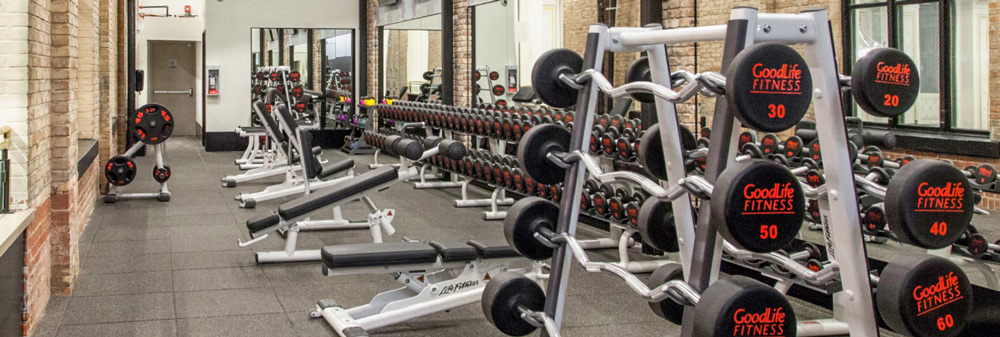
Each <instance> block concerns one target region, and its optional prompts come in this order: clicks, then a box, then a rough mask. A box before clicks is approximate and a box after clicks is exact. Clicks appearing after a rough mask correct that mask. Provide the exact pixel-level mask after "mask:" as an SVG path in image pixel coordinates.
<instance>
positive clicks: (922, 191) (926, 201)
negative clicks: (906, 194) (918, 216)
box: [916, 182, 965, 213]
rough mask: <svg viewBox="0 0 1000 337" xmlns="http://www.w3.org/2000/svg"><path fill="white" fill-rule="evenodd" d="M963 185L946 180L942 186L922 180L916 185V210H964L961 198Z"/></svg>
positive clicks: (963, 191)
mask: <svg viewBox="0 0 1000 337" xmlns="http://www.w3.org/2000/svg"><path fill="white" fill-rule="evenodd" d="M964 197H965V187H963V184H962V183H960V182H959V183H956V182H948V183H946V184H944V186H932V185H931V184H930V183H927V182H923V183H920V185H918V186H917V208H916V211H917V212H954V213H958V212H964V211H965V209H964V205H963V204H962V199H963V198H964Z"/></svg>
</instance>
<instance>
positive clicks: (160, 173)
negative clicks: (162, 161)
mask: <svg viewBox="0 0 1000 337" xmlns="http://www.w3.org/2000/svg"><path fill="white" fill-rule="evenodd" d="M153 180H156V182H158V183H165V182H167V180H170V165H163V168H162V169H161V168H159V167H156V166H153Z"/></svg>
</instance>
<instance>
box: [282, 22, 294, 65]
mask: <svg viewBox="0 0 1000 337" xmlns="http://www.w3.org/2000/svg"><path fill="white" fill-rule="evenodd" d="M288 31H289V30H288V29H282V30H281V36H283V38H282V40H281V42H283V44H282V46H281V54H282V55H284V57H282V60H281V65H283V66H291V65H292V53H291V51H292V49H291V48H289V46H291V43H292V42H291V41H288V37H289V36H290V35H291V34H289V33H288Z"/></svg>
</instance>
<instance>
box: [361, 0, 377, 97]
mask: <svg viewBox="0 0 1000 337" xmlns="http://www.w3.org/2000/svg"><path fill="white" fill-rule="evenodd" d="M365 7H366V8H365V10H366V11H368V22H366V23H365V34H368V45H367V46H363V47H364V48H365V52H366V53H368V64H363V65H361V66H362V67H368V96H371V97H379V95H381V94H382V93H380V92H378V81H379V80H381V79H380V78H378V69H379V67H380V66H381V65H379V64H378V45H379V44H380V43H382V42H381V41H379V40H378V0H368V1H367V2H366V6H365Z"/></svg>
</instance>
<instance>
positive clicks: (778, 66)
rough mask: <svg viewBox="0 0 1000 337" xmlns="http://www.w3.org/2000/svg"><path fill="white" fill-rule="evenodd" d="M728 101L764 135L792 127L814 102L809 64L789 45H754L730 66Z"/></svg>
mask: <svg viewBox="0 0 1000 337" xmlns="http://www.w3.org/2000/svg"><path fill="white" fill-rule="evenodd" d="M726 98H727V99H728V100H729V104H730V105H731V106H732V107H734V112H735V114H734V115H735V116H736V118H737V119H739V120H740V122H742V123H743V124H744V125H745V126H747V127H749V128H752V129H754V130H757V131H763V132H777V131H782V130H785V129H788V128H791V127H793V126H795V124H796V123H798V122H799V120H801V119H802V116H804V115H805V114H806V110H808V109H809V104H810V103H811V102H812V76H811V75H810V73H809V65H808V64H806V61H805V59H803V58H802V55H799V53H798V52H797V51H795V49H792V47H789V46H788V45H785V44H781V43H776V42H765V43H760V44H755V45H753V46H750V47H748V48H746V49H744V50H743V51H741V52H740V53H739V54H737V55H736V57H735V58H734V59H733V62H732V63H731V64H730V65H729V69H728V71H727V72H726Z"/></svg>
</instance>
